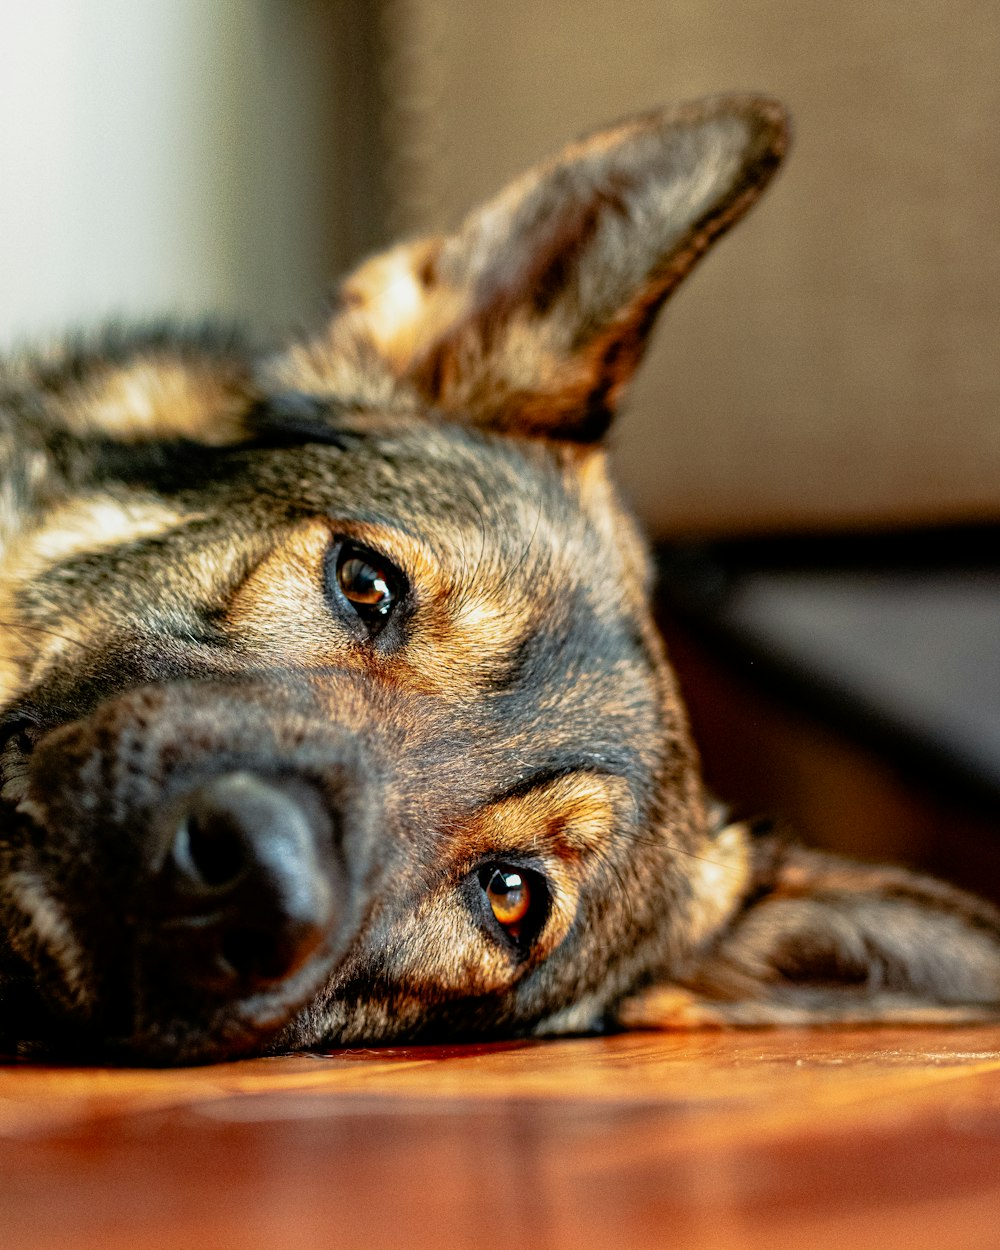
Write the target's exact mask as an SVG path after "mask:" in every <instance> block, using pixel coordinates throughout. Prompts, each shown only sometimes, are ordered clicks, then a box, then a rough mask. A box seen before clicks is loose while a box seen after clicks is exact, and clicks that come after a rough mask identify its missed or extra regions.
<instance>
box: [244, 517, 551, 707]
mask: <svg viewBox="0 0 1000 1250" xmlns="http://www.w3.org/2000/svg"><path fill="white" fill-rule="evenodd" d="M336 534H342V535H343V536H344V537H345V538H350V539H352V540H354V541H357V542H359V543H361V544H363V545H365V546H368V547H371V548H372V550H373V551H376V552H378V553H380V554H384V555H385V556H386V558H387V559H388V560H390V561H392V563H393V564H395V565H396V566H397V567H398V568H400V569H401V570H402V571H403V573H404V574H405V575H406V577H407V579H408V580H409V582H410V585H411V587H412V588H413V591H414V594H415V597H416V599H417V602H418V612H417V623H416V624H415V626H414V628H413V630H412V633H411V635H410V636H409V638H408V640H407V643H406V646H405V648H403V650H402V651H401V652H400V653H399V654H398V655H393V656H387V657H382V656H380V655H378V654H377V653H373V652H372V650H371V649H370V648H367V647H365V648H359V647H358V645H357V643H356V642H355V640H354V639H353V638H351V637H347V636H345V635H344V632H343V629H342V627H340V626H339V625H338V623H337V620H336V615H335V613H334V612H332V611H331V606H330V604H329V602H328V601H327V598H326V595H325V593H324V584H323V578H324V563H325V560H326V556H327V552H328V550H329V546H330V543H331V542H332V541H333V539H334V537H335V535H336ZM462 574H463V570H459V571H458V572H457V573H456V574H454V575H449V574H447V573H446V572H445V570H444V568H443V566H442V564H441V561H440V560H439V559H438V558H437V557H436V556H435V555H434V553H433V551H432V550H431V548H430V547H429V546H428V545H427V544H426V543H424V542H423V541H422V540H420V539H418V538H416V537H414V536H413V535H411V534H409V533H407V532H405V531H403V530H399V529H395V528H390V527H388V526H379V525H367V524H359V523H356V522H350V523H344V524H342V525H336V523H335V522H333V521H331V520H328V519H326V518H316V519H314V520H311V521H308V522H305V523H303V524H302V525H301V526H299V527H297V528H296V529H295V530H294V531H293V532H291V533H289V534H288V535H287V536H286V537H285V538H284V539H283V540H282V541H281V542H280V543H279V544H278V546H277V547H276V548H275V549H274V550H273V551H272V552H271V554H270V555H269V556H268V557H267V558H266V559H265V560H263V561H262V562H261V564H260V565H259V566H258V567H257V568H256V569H255V570H254V571H253V573H252V574H251V575H250V577H248V578H247V580H246V581H245V582H244V583H243V585H242V586H241V587H240V590H239V591H238V593H237V594H236V596H235V597H234V598H233V600H232V602H231V603H230V606H229V610H228V612H227V621H228V624H229V626H230V629H231V630H232V632H233V635H234V636H235V637H236V638H238V639H239V641H240V643H241V645H242V646H243V647H244V648H248V649H251V650H253V651H259V652H260V653H262V654H266V655H267V656H268V657H269V659H270V660H271V661H273V660H274V659H276V658H278V657H284V658H285V659H286V660H289V661H292V662H294V664H295V666H296V667H306V668H309V667H325V666H327V665H329V664H331V663H333V662H336V663H337V664H339V665H341V666H342V667H344V668H348V669H351V668H353V669H356V670H357V671H359V672H362V673H364V674H365V675H366V676H368V677H374V678H376V679H379V678H381V679H382V680H384V681H385V682H386V683H388V684H391V685H393V686H396V687H397V688H401V689H406V690H411V691H413V692H419V693H437V692H446V693H450V694H454V693H455V692H456V690H457V689H461V688H463V686H464V688H466V689H473V688H475V687H476V686H478V685H480V684H482V683H484V682H488V681H490V680H491V679H492V677H493V676H494V673H495V668H496V664H497V662H498V658H499V660H505V659H506V656H507V654H508V652H509V651H510V649H511V648H512V647H514V646H515V645H516V643H517V642H518V641H519V640H520V639H521V638H522V637H523V634H524V631H525V630H526V629H527V628H528V627H529V625H530V622H531V620H532V619H533V615H534V604H533V603H532V602H531V601H530V600H529V598H528V596H527V595H525V596H523V597H520V598H514V597H513V596H510V595H506V596H504V597H503V598H502V599H498V598H497V597H496V595H495V593H494V591H493V588H492V586H491V585H490V584H489V583H487V584H485V585H484V586H482V587H481V588H480V587H477V586H476V585H472V586H468V585H463V584H462V583H461V578H462Z"/></svg>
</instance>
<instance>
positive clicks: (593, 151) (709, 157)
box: [272, 95, 788, 441]
mask: <svg viewBox="0 0 1000 1250" xmlns="http://www.w3.org/2000/svg"><path fill="white" fill-rule="evenodd" d="M787 140H788V129H787V120H786V116H785V113H784V110H783V109H782V107H781V106H780V105H779V104H777V103H776V102H775V101H773V100H769V99H765V98H762V97H758V96H748V95H741V96H727V97H719V98H714V99H709V100H703V101H700V102H698V103H695V104H689V105H685V106H681V107H678V108H673V109H664V110H660V111H657V112H652V113H647V114H645V115H642V116H639V117H634V118H631V119H629V120H626V121H624V122H622V123H620V124H619V125H617V126H613V127H611V128H609V129H606V130H601V131H598V132H597V133H595V134H592V135H590V136H589V137H588V138H585V139H583V140H581V141H579V142H577V143H575V144H573V145H572V146H570V147H568V148H566V149H565V150H564V151H563V152H562V153H561V154H560V155H559V156H558V157H556V158H555V159H554V160H552V161H550V162H548V163H546V164H543V165H541V166H539V167H537V168H536V169H533V170H531V171H530V172H529V173H527V174H526V175H524V176H523V177H522V178H520V179H519V180H518V181H516V182H514V183H513V184H511V185H510V186H509V187H508V188H507V189H506V190H505V191H503V192H502V193H501V194H500V195H499V196H498V197H497V198H496V199H494V200H492V201H491V202H489V203H488V204H486V205H485V206H483V207H481V208H480V209H478V210H477V211H475V212H473V213H472V214H471V215H470V216H469V217H468V218H467V219H466V220H465V222H464V223H463V225H462V226H461V228H460V229H459V230H458V231H457V232H456V233H455V234H453V235H451V236H448V237H445V238H435V239H426V240H422V241H420V242H417V243H414V244H409V245H404V246H402V247H400V248H397V249H395V250H393V251H390V252H388V253H385V254H383V255H381V256H377V257H375V258H374V259H372V260H371V261H369V262H367V263H366V264H364V265H363V266H362V267H361V268H360V269H358V270H357V271H356V272H355V273H354V274H353V275H352V276H351V277H350V278H348V279H347V281H346V282H345V284H344V286H343V288H342V291H341V297H340V303H339V306H338V308H337V309H336V310H335V312H334V316H333V319H332V321H331V322H330V324H329V325H328V326H327V327H326V328H325V330H324V331H323V332H322V334H321V335H320V336H318V337H317V338H316V339H314V340H313V341H312V342H311V343H309V344H304V345H302V346H300V347H298V348H294V349H292V351H291V352H289V353H288V355H287V356H285V357H284V358H283V359H282V360H281V361H280V362H277V365H276V372H275V373H274V374H273V375H272V380H273V384H275V385H277V386H280V387H284V388H295V389H299V390H311V391H313V392H314V393H320V394H322V393H326V394H332V395H339V396H340V397H341V398H347V399H352V398H354V399H357V400H360V401H361V402H367V403H371V402H375V403H385V402H396V403H399V402H409V403H412V404H421V405H425V406H426V405H427V404H430V405H432V406H433V407H435V408H436V409H437V410H438V411H440V412H441V413H443V414H445V415H451V416H455V417H460V418H461V419H463V420H466V421H469V422H472V423H475V424H478V425H486V426H491V427H493V428H499V429H509V430H514V431H517V432H519V433H523V434H528V435H539V436H549V437H556V438H561V439H569V440H576V441H591V440H593V439H596V438H599V437H600V436H601V435H602V434H603V433H604V431H605V429H606V428H607V425H608V422H609V421H610V419H611V415H612V414H613V412H614V409H615V407H616V406H617V404H618V402H619V400H620V398H621V395H622V391H623V389H624V387H625V384H626V383H627V382H628V380H629V378H630V377H631V376H632V373H633V372H634V370H635V368H636V366H637V364H638V363H639V360H640V358H641V356H642V352H643V348H644V346H645V342H646V339H647V336H648V334H649V331H650V329H651V327H652V324H653V321H654V318H655V316H656V313H657V312H658V310H659V308H660V306H661V305H662V303H663V301H664V300H665V299H666V297H667V296H668V295H669V294H670V292H671V291H672V290H673V289H674V287H675V286H676V285H677V284H678V282H680V280H681V279H682V278H683V277H684V275H685V274H686V273H687V272H688V271H689V270H690V269H691V268H692V267H693V266H694V264H695V263H696V262H697V261H698V259H699V258H700V257H701V256H702V255H703V254H704V252H705V251H706V249H707V248H708V247H709V245H710V244H711V243H712V242H713V241H714V240H715V239H716V238H717V237H718V236H719V235H720V234H721V233H722V232H723V231H724V230H726V229H727V228H728V227H729V226H730V225H732V224H733V222H735V221H736V220H737V219H738V218H739V217H741V216H742V215H743V213H745V212H746V210H747V209H748V208H749V207H750V205H751V204H752V203H753V201H754V200H755V199H756V198H757V196H758V195H759V194H760V192H761V190H762V189H763V187H764V186H765V184H766V183H767V181H768V179H769V178H770V177H771V175H772V173H773V172H774V170H775V168H776V167H777V165H778V163H779V161H780V159H781V157H782V155H783V153H784V151H785V148H786V146H787Z"/></svg>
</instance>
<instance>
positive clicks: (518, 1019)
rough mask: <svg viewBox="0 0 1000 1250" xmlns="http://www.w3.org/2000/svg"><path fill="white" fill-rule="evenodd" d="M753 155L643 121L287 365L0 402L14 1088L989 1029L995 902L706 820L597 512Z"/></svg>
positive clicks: (553, 171) (129, 371)
mask: <svg viewBox="0 0 1000 1250" xmlns="http://www.w3.org/2000/svg"><path fill="white" fill-rule="evenodd" d="M787 142H788V125H787V120H786V116H785V113H784V111H783V110H782V108H781V107H780V106H779V105H778V104H777V103H775V102H774V101H772V100H770V99H767V98H764V97H757V96H750V95H735V96H726V97H718V98H712V99H708V100H702V101H699V102H696V103H693V104H688V105H684V106H681V107H676V108H668V109H663V110H660V111H656V112H652V113H647V114H644V115H642V116H638V117H634V118H631V119H629V120H626V121H624V122H622V123H620V124H618V125H616V126H613V127H611V128H608V129H605V130H602V131H599V132H597V133H595V134H592V135H590V136H589V137H587V138H584V139H582V140H580V141H579V142H577V143H575V144H573V145H572V146H570V147H568V148H567V149H565V150H564V151H563V152H562V153H561V154H560V155H559V156H557V157H556V158H555V159H554V160H552V161H550V162H548V163H547V164H544V165H541V166H539V167H538V168H536V169H534V170H532V171H531V172H529V173H528V174H526V175H525V176H524V177H522V178H521V179H520V180H518V181H516V182H515V183H513V184H512V185H511V186H510V187H508V188H507V189H506V190H505V191H504V192H503V193H502V194H501V195H499V196H498V198H496V199H494V200H493V201H492V202H490V203H488V204H486V205H485V206H484V207H481V208H479V209H478V210H477V211H475V212H473V213H472V214H471V216H469V217H468V218H467V219H466V220H465V222H464V224H462V226H461V227H460V228H459V229H458V230H457V232H455V233H454V234H451V235H448V236H446V237H436V238H429V239H422V240H418V241H416V242H411V243H406V244H404V245H402V246H399V247H397V248H395V249H393V250H390V251H388V252H386V253H384V254H382V255H379V256H376V257H375V258H374V259H371V260H368V261H367V262H365V263H364V264H362V265H361V267H360V268H359V269H358V270H357V271H356V272H355V273H353V274H352V275H351V276H350V277H348V278H347V280H346V281H345V282H344V283H343V285H342V286H341V288H340V290H339V292H338V293H337V295H336V297H335V298H334V300H333V301H332V303H331V307H330V309H329V314H328V316H327V317H326V319H325V320H324V321H323V323H322V324H321V325H320V326H319V328H318V329H317V330H316V331H315V332H313V333H312V334H310V335H306V336H303V337H302V338H301V339H299V340H297V341H295V342H292V343H291V344H289V345H288V346H286V347H285V348H283V349H281V350H277V351H273V352H259V351H257V350H255V349H252V348H250V347H248V346H247V345H246V344H245V343H244V342H243V341H241V340H240V338H239V337H238V336H236V335H231V334H228V333H226V332H222V331H219V330H210V329H209V330H204V329H203V330H197V331H190V330H184V329H177V328H169V327H166V328H163V327H155V328H152V329H148V328H147V329H144V330H141V331H133V332H128V333H125V332H118V333H108V334H105V335H104V336H103V337H102V338H100V339H99V340H94V341H92V342H90V343H89V344H87V343H83V344H82V345H81V344H77V345H76V346H64V347H62V348H60V349H59V350H58V351H54V352H50V353H48V354H39V355H37V356H34V357H24V358H18V359H17V360H15V361H12V362H11V363H9V364H8V365H7V366H6V367H5V369H4V372H3V375H2V380H0V387H2V401H0V420H2V427H0V466H2V474H0V490H2V494H0V532H2V546H3V554H2V564H0V598H2V606H0V621H2V644H0V684H2V703H3V712H2V728H3V732H2V738H0V747H2V754H0V805H2V825H0V935H2V936H0V1046H2V1048H3V1050H4V1052H5V1053H8V1054H9V1053H15V1052H17V1053H21V1054H26V1055H32V1054H42V1055H53V1056H59V1057H64V1058H66V1057H68V1058H73V1059H75V1060H88V1059H89V1060H97V1061H117V1062H130V1063H154V1064H172V1063H194V1062H210V1061H215V1060H221V1059H226V1058H232V1057H239V1056H248V1055H254V1054H262V1053H276V1052H283V1051H288V1050H302V1049H308V1048H316V1047H329V1046H343V1045H352V1044H361V1043H363V1044H373V1043H388V1042H402V1041H407V1042H414V1041H434V1040H441V1039H458V1038H462V1039H470V1038H497V1037H505V1036H506V1037H511V1036H522V1037H523V1036H542V1035H549V1034H568V1033H587V1032H593V1031H597V1030H601V1029H607V1028H617V1027H640V1026H641V1027H693V1026H702V1025H726V1024H744V1025H754V1024H767V1023H774V1022H797V1023H816V1022H829V1021H837V1020H872V1021H884V1020H911V1019H912V1020H969V1019H981V1018H982V1019H985V1018H993V1017H995V1015H996V1014H997V1007H998V1004H1000V915H998V913H997V912H996V911H995V910H994V909H993V908H992V907H991V906H989V905H988V904H986V903H984V902H980V901H978V900H977V899H974V898H972V897H970V896H968V895H966V894H963V893H961V892H959V891H958V890H956V889H953V888H951V887H949V886H947V885H944V884H940V883H938V882H935V881H931V880H928V879H925V878H921V877H918V876H916V875H912V874H910V873H908V872H906V871H903V870H901V869H891V868H875V867H866V866H862V865H854V864H851V863H848V862H846V861H841V860H838V859H836V858H833V857H831V856H827V855H822V854H819V853H815V852H810V851H807V850H805V849H802V848H799V847H797V846H795V845H794V844H792V843H790V842H787V841H786V840H784V839H782V838H779V837H776V836H774V835H768V834H765V833H761V832H759V831H755V830H754V829H752V828H750V827H748V826H747V825H744V824H740V823H730V822H728V821H727V818H726V816H725V814H724V812H723V810H722V809H721V808H720V807H719V806H718V805H717V804H716V803H715V802H714V801H713V800H712V799H711V798H710V796H708V795H707V794H706V792H705V789H704V786H703V784H702V781H701V778H700V775H699V768H698V759H697V755H696V752H695V748H694V746H693V745H692V742H691V740H690V736H689V731H688V727H687V723H686V720H685V714H684V711H683V707H682V704H681V701H680V698H679V695H678V691H677V688H676V683H675V678H674V676H673V674H672V672H671V669H670V667H669V665H668V663H667V660H666V657H665V654H664V650H663V646H662V644H661V641H660V639H659V637H658V635H657V633H656V630H655V629H654V626H653V623H652V618H651V612H650V600H651V562H650V558H649V556H648V553H647V549H646V546H645V544H644V541H643V538H642V537H641V535H640V533H639V531H638V529H637V526H636V524H635V522H634V521H633V519H632V517H631V516H630V515H629V513H628V512H627V511H626V510H625V509H624V508H623V506H622V504H621V503H620V502H619V499H618V497H617V495H616V493H615V490H614V487H613V486H612V485H611V483H610V482H609V479H608V475H607V467H606V455H605V441H604V436H605V434H606V432H607V430H608V427H609V425H610V423H611V420H612V417H613V416H614V414H615V412H616V410H617V408H618V407H619V404H620V401H621V398H622V395H623V393H624V391H625V388H626V386H627V383H628V381H629V379H630V377H631V376H632V374H633V372H634V370H635V368H636V366H637V365H638V363H639V361H640V358H641V356H642V353H643V349H644V346H645V344H646V341H647V339H648V336H649V333H650V330H651V328H652V325H653V322H654V320H655V318H656V315H657V312H658V311H659V309H660V307H661V305H662V304H663V302H664V300H665V299H666V298H667V296H668V295H669V294H670V293H671V292H672V291H673V289H674V288H675V287H676V286H677V284H678V283H679V282H680V281H681V279H682V278H683V277H684V276H685V275H686V274H687V273H688V271H689V270H691V269H692V268H693V267H694V265H695V264H696V262H697V261H698V260H699V258H700V257H701V256H702V255H703V254H704V253H705V252H706V250H707V249H708V248H709V247H710V245H711V244H712V243H713V241H714V240H715V239H716V238H717V237H719V236H720V235H721V234H722V233H723V232H724V231H725V230H726V229H727V228H728V227H729V226H730V225H732V224H733V223H734V222H736V221H737V220H738V219H739V218H740V217H741V216H742V215H743V213H744V212H745V211H746V210H747V209H748V208H749V207H750V205H751V204H752V203H753V202H754V201H755V200H756V199H757V197H758V196H759V194H760V192H761V191H762V190H763V188H764V187H765V185H766V184H767V183H768V181H769V180H770V178H771V176H772V174H773V173H774V171H775V169H776V168H777V167H778V165H779V162H780V161H781V158H782V156H783V154H784V152H785V149H786V146H787Z"/></svg>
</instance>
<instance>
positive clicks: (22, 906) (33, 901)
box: [4, 871, 86, 1002]
mask: <svg viewBox="0 0 1000 1250" xmlns="http://www.w3.org/2000/svg"><path fill="white" fill-rule="evenodd" d="M4 889H5V892H6V893H7V894H8V895H9V897H10V898H11V899H13V901H14V903H15V904H16V905H17V907H18V909H19V910H20V911H21V912H22V913H23V915H24V916H26V917H27V918H28V920H29V922H30V935H31V940H33V941H35V942H37V943H38V945H39V946H40V947H41V948H42V949H43V950H44V951H45V952H46V954H47V955H49V957H50V958H51V959H52V960H53V961H54V963H55V964H56V966H57V967H58V969H59V971H60V973H61V975H62V978H63V982H64V985H65V988H66V989H67V990H68V991H69V993H70V994H71V995H72V996H73V997H74V998H78V999H80V1000H81V1002H82V994H81V992H82V989H83V985H84V978H85V967H86V961H85V959H84V956H83V952H82V950H81V949H80V945H79V943H78V942H77V940H76V937H75V936H74V934H73V929H72V926H71V925H70V922H69V920H68V919H67V918H66V916H65V914H64V912H63V910H62V907H61V906H60V905H59V903H58V902H57V901H56V900H55V899H54V898H53V897H52V895H51V894H50V893H49V891H48V890H47V889H46V887H45V883H44V882H43V881H42V880H41V878H40V877H38V876H37V875H36V874H34V873H31V872H27V871H20V872H13V873H11V874H10V876H9V877H7V879H6V881H5V882H4Z"/></svg>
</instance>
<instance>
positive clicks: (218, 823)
mask: <svg viewBox="0 0 1000 1250" xmlns="http://www.w3.org/2000/svg"><path fill="white" fill-rule="evenodd" d="M173 853H174V862H175V864H176V866H177V867H178V868H179V869H180V870H181V872H182V874H183V877H184V879H185V880H186V881H187V882H188V883H189V884H190V885H192V886H195V887H207V889H208V890H209V891H212V890H221V889H225V888H226V887H228V886H232V885H235V884H236V883H237V882H238V881H239V880H240V879H241V878H242V876H243V874H244V873H245V872H246V871H247V867H248V863H249V858H250V856H249V850H248V847H247V843H246V834H245V831H244V830H242V829H241V828H240V827H239V825H238V824H235V823H234V822H233V821H232V820H231V819H229V818H228V817H227V815H226V814H225V813H218V812H215V813H213V812H200V813H199V812H192V813H191V814H190V815H188V816H187V817H185V818H184V819H182V821H181V823H180V825H179V827H178V829H177V834H176V837H175V838H174V847H173Z"/></svg>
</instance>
